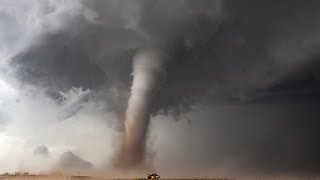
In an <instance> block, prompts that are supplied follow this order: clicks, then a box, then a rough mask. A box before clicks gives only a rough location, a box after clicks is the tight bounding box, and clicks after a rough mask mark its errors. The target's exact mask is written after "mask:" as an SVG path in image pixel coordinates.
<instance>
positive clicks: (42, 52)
mask: <svg viewBox="0 0 320 180" xmlns="http://www.w3.org/2000/svg"><path fill="white" fill-rule="evenodd" d="M319 5H320V2H319V1H316V0H309V1H305V2H302V1H298V0H280V1H279V0H262V1H259V2H257V1H254V0H243V1H236V0H201V1H192V0H176V1H170V0H161V1H157V0H106V1H99V0H30V1H29V0H28V1H27V0H0V27H1V32H0V171H1V172H0V173H4V172H7V171H10V172H14V171H30V172H32V171H36V173H39V172H48V171H51V170H54V169H59V168H70V169H71V170H78V169H81V170H96V169H103V170H105V171H106V172H108V168H110V166H112V160H113V158H114V156H115V153H116V151H117V147H118V145H119V143H120V136H121V133H122V132H123V121H124V119H125V118H124V117H125V111H126V108H127V103H128V99H129V97H130V92H131V85H132V81H133V75H134V74H133V66H132V64H133V59H134V56H135V55H136V53H137V52H138V51H139V50H141V49H145V48H157V49H159V51H161V53H163V54H165V55H166V57H167V58H166V63H165V65H164V67H163V70H164V71H165V78H164V79H163V80H161V81H160V80H159V83H158V86H159V87H158V90H157V92H156V93H155V94H154V97H153V101H152V103H151V104H150V114H151V121H150V125H149V127H148V132H147V133H148V134H147V144H146V151H147V152H146V153H147V154H148V156H147V159H148V161H150V163H151V164H152V166H150V169H148V171H150V170H152V171H157V172H159V174H168V176H169V174H170V176H179V175H182V176H214V175H221V176H223V175H230V176H236V175H243V176H246V175H253V176H255V175H285V176H292V177H294V176H305V175H319V173H320V169H319V167H320V156H319V153H318V152H319V149H320V144H319V142H318V140H317V137H318V135H319V131H318V129H319V127H320V123H319V122H318V119H319V118H318V117H319V111H318V107H319V102H320V84H319V78H320V74H319V70H320V69H319V68H320V61H319V54H318V49H319V48H320V38H319V32H320V21H319V19H320V11H319V7H320V6H319ZM190 169H192V173H191V171H190Z"/></svg>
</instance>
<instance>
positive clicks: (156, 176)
mask: <svg viewBox="0 0 320 180" xmlns="http://www.w3.org/2000/svg"><path fill="white" fill-rule="evenodd" d="M148 179H160V176H159V175H158V174H155V173H153V174H148Z"/></svg>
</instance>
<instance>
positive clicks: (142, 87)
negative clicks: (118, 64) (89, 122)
mask: <svg viewBox="0 0 320 180" xmlns="http://www.w3.org/2000/svg"><path fill="white" fill-rule="evenodd" d="M165 59H166V58H165V56H164V54H163V53H162V52H161V51H160V50H157V49H143V50H140V51H139V52H137V54H136V55H135V56H134V58H133V72H132V75H133V81H132V86H131V96H130V98H129V100H128V106H127V110H126V114H125V120H124V133H123V137H122V142H121V144H120V150H119V155H118V159H117V161H116V163H117V165H118V166H119V167H122V168H133V167H137V166H138V165H141V164H142V163H143V160H144V154H145V143H146V134H147V130H148V126H149V122H150V115H151V109H152V102H153V99H154V96H155V95H156V93H157V91H158V90H159V88H160V86H161V82H163V80H164V77H165V73H166V72H165V67H164V65H165Z"/></svg>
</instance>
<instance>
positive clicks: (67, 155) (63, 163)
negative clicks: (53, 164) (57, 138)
mask: <svg viewBox="0 0 320 180" xmlns="http://www.w3.org/2000/svg"><path fill="white" fill-rule="evenodd" d="M59 165H60V167H63V168H67V169H78V170H79V169H90V168H92V167H93V165H92V163H90V162H88V161H86V160H83V159H81V158H80V157H78V156H77V155H75V154H73V153H72V152H70V151H68V152H64V153H63V154H61V156H60V160H59Z"/></svg>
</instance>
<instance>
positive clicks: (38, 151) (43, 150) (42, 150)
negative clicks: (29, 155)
mask: <svg viewBox="0 0 320 180" xmlns="http://www.w3.org/2000/svg"><path fill="white" fill-rule="evenodd" d="M33 154H34V155H36V156H41V157H43V158H46V157H48V156H49V149H48V147H47V146H45V145H41V146H37V147H36V148H35V150H34V152H33Z"/></svg>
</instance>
